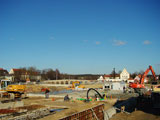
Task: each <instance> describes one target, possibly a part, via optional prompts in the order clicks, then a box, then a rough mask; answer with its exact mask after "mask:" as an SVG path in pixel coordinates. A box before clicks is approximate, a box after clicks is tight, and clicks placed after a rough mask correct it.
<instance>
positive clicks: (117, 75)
mask: <svg viewBox="0 0 160 120" xmlns="http://www.w3.org/2000/svg"><path fill="white" fill-rule="evenodd" d="M104 77H114V76H113V75H104ZM115 77H120V75H119V74H116V75H115Z"/></svg>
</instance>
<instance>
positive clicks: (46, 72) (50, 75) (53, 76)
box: [14, 67, 100, 81]
mask: <svg viewBox="0 0 160 120" xmlns="http://www.w3.org/2000/svg"><path fill="white" fill-rule="evenodd" d="M25 75H28V76H30V80H31V81H35V79H32V77H31V76H41V80H59V79H80V80H96V79H98V77H99V76H100V75H94V74H81V75H74V74H67V73H61V72H60V71H59V70H58V69H55V70H54V69H52V68H49V69H43V70H39V69H37V68H36V67H28V68H27V67H22V68H18V70H17V71H15V73H14V77H15V80H17V81H19V80H21V79H22V76H25ZM23 80H24V79H23Z"/></svg>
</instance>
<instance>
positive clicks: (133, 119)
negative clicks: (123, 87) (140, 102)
mask: <svg viewBox="0 0 160 120" xmlns="http://www.w3.org/2000/svg"><path fill="white" fill-rule="evenodd" d="M110 120H160V116H156V115H153V114H149V113H145V112H143V111H134V112H132V113H131V114H126V113H118V114H116V115H114V116H113V117H112V118H111V119H110Z"/></svg>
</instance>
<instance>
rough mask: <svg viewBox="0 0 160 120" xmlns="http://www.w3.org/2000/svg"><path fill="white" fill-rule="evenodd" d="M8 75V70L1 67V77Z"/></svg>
mask: <svg viewBox="0 0 160 120" xmlns="http://www.w3.org/2000/svg"><path fill="white" fill-rule="evenodd" d="M6 75H8V71H7V70H5V69H3V68H0V79H4V78H5V76H6Z"/></svg>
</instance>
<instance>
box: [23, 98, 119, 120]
mask: <svg viewBox="0 0 160 120" xmlns="http://www.w3.org/2000/svg"><path fill="white" fill-rule="evenodd" d="M23 101H24V105H26V106H28V105H44V106H46V107H51V108H53V109H56V108H67V109H64V110H62V111H59V112H56V113H55V114H52V115H49V116H46V117H44V118H41V119H40V120H53V119H54V120H58V119H60V118H63V117H65V116H69V115H72V114H74V113H77V112H80V111H83V110H86V109H89V108H92V107H94V106H96V105H99V104H105V109H109V108H110V107H112V105H113V104H114V103H115V102H116V100H115V99H113V100H108V102H100V101H95V102H93V101H92V102H89V103H85V102H83V101H78V100H71V101H69V102H65V101H64V100H63V99H62V98H54V101H53V98H49V99H44V98H28V99H23ZM113 101H114V102H113Z"/></svg>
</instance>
